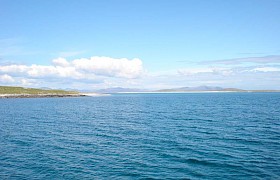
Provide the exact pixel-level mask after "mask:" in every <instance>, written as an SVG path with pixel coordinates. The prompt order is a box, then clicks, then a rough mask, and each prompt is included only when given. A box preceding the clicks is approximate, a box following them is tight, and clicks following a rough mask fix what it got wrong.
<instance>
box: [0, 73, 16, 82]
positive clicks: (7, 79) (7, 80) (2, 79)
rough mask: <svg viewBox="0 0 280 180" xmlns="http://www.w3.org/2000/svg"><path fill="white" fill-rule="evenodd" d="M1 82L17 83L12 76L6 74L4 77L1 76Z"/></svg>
mask: <svg viewBox="0 0 280 180" xmlns="http://www.w3.org/2000/svg"><path fill="white" fill-rule="evenodd" d="M0 82H1V83H13V82H15V80H14V78H12V77H11V76H9V75H7V74H4V75H0Z"/></svg>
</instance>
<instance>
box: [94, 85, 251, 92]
mask: <svg viewBox="0 0 280 180" xmlns="http://www.w3.org/2000/svg"><path fill="white" fill-rule="evenodd" d="M196 91H197V92H203V91H234V92H246V91H247V90H243V89H237V88H222V87H218V86H197V87H181V88H172V89H159V90H148V89H131V88H122V87H116V88H107V89H100V90H97V91H95V92H97V93H125V92H131V93H133V92H134V93H136V92H196Z"/></svg>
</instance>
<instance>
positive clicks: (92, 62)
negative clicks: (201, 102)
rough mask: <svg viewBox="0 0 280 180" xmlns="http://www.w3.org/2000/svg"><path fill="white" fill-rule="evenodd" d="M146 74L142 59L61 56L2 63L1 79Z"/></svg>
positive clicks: (124, 76)
mask: <svg viewBox="0 0 280 180" xmlns="http://www.w3.org/2000/svg"><path fill="white" fill-rule="evenodd" d="M142 74H143V65H142V61H141V60H140V59H137V58H134V59H131V60H129V59H126V58H120V59H116V58H110V57H98V56H95V57H91V58H81V59H74V60H72V61H69V60H67V59H65V58H57V59H54V60H53V61H52V64H51V65H37V64H32V65H16V64H11V65H2V66H0V82H2V83H4V82H7V83H8V82H10V83H12V82H15V81H17V80H19V81H21V82H22V80H23V79H25V80H26V79H33V80H34V79H42V80H44V81H55V80H57V81H61V80H62V79H67V80H69V79H72V80H75V81H80V80H81V81H84V80H87V81H88V82H90V81H91V80H92V82H94V81H95V80H104V79H106V78H120V79H137V78H140V77H141V76H142Z"/></svg>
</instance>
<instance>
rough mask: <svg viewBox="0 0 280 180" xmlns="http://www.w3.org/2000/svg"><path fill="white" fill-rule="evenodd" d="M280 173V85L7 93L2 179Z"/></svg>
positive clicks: (1, 110) (0, 138)
mask: <svg viewBox="0 0 280 180" xmlns="http://www.w3.org/2000/svg"><path fill="white" fill-rule="evenodd" d="M143 178H144V179H145V178H153V179H166V178H174V179H181V178H186V179H280V93H199V94H119V95H113V96H107V97H88V98H40V99H0V179H143Z"/></svg>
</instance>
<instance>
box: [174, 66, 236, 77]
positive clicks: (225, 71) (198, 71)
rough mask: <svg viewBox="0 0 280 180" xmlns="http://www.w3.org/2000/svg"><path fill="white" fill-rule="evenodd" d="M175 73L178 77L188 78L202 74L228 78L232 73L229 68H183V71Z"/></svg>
mask: <svg viewBox="0 0 280 180" xmlns="http://www.w3.org/2000/svg"><path fill="white" fill-rule="evenodd" d="M177 72H178V74H179V75H183V76H190V75H196V74H203V73H204V74H205V73H206V74H207V73H210V74H216V75H223V76H228V75H230V74H232V73H233V70H232V69H230V68H222V67H210V68H185V69H179V70H178V71H177Z"/></svg>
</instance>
